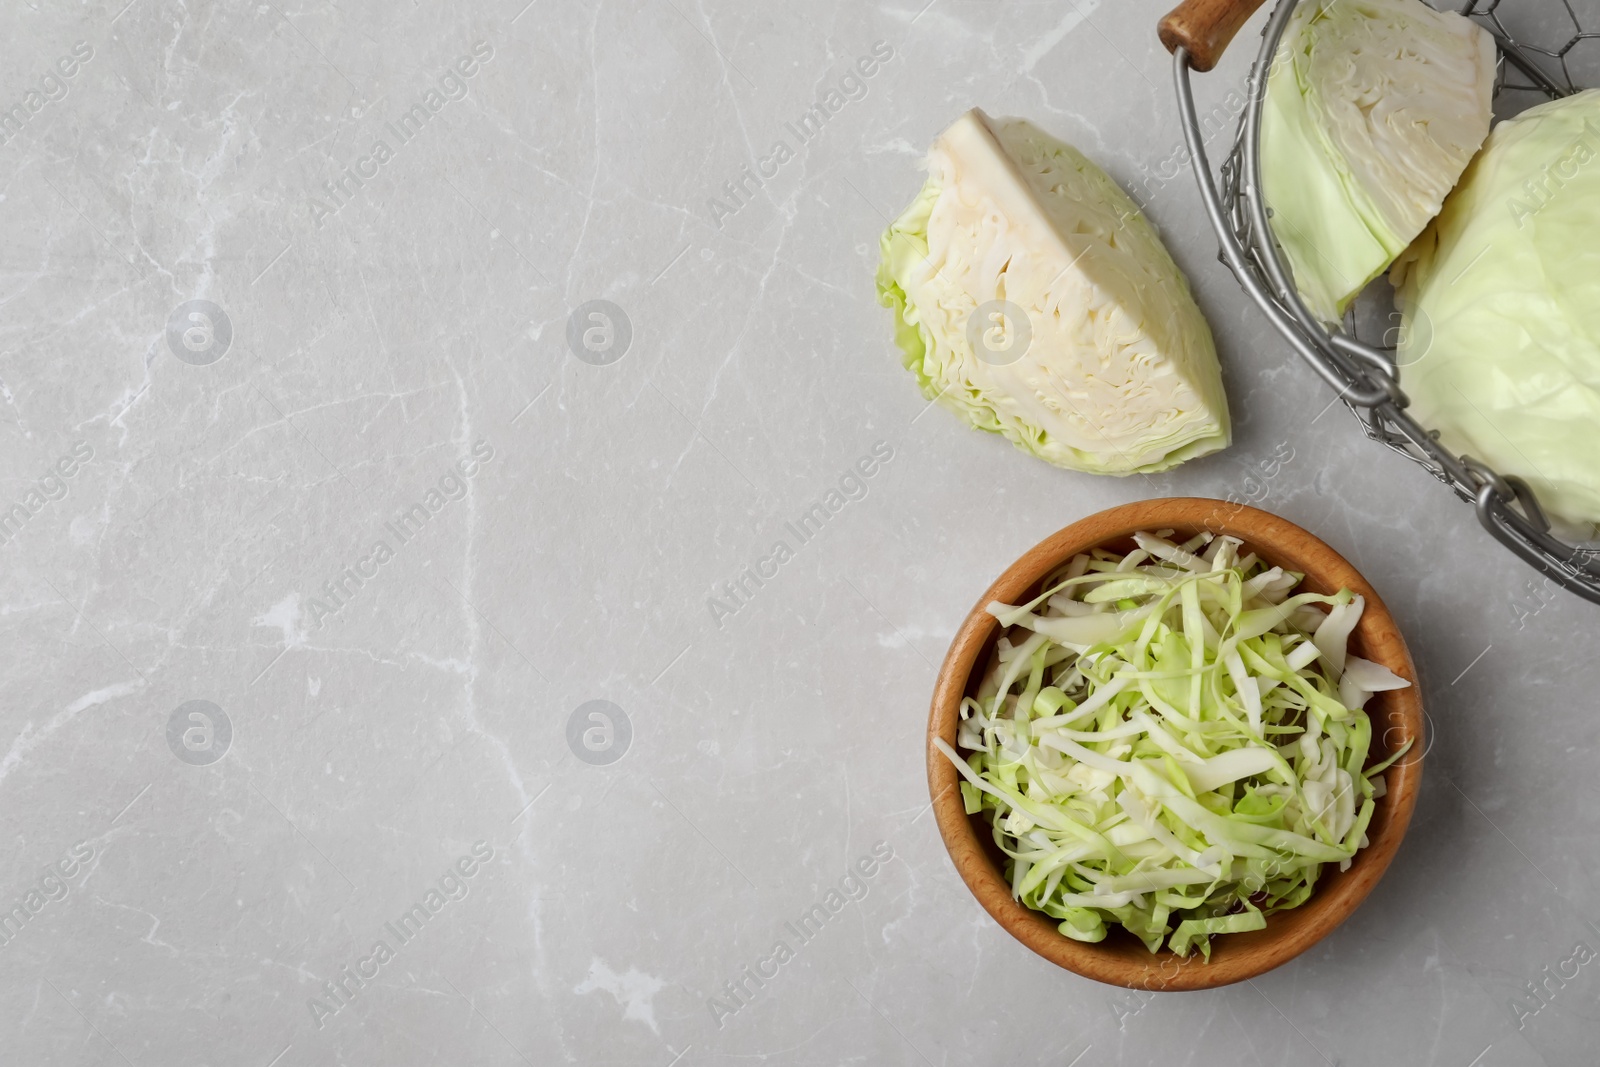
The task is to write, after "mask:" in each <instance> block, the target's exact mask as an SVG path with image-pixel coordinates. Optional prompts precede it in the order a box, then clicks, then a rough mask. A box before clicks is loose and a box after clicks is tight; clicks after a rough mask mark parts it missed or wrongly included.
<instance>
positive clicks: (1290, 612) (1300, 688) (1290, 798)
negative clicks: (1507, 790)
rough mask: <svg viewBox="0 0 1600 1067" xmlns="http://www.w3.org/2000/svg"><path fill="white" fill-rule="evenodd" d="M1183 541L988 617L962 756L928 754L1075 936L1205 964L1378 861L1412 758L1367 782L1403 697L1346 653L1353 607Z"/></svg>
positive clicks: (1272, 570) (1202, 537)
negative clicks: (1385, 799)
mask: <svg viewBox="0 0 1600 1067" xmlns="http://www.w3.org/2000/svg"><path fill="white" fill-rule="evenodd" d="M1168 534H1170V531H1163V532H1159V533H1153V534H1152V533H1139V534H1136V535H1135V536H1134V540H1135V542H1136V544H1137V546H1138V547H1137V548H1136V549H1135V550H1134V551H1132V552H1130V553H1128V554H1127V555H1126V556H1119V555H1117V554H1115V553H1112V552H1109V551H1106V550H1103V549H1096V550H1095V551H1093V552H1092V553H1090V554H1088V555H1080V556H1077V557H1075V558H1074V559H1073V560H1072V561H1071V562H1070V563H1069V564H1068V565H1067V566H1065V567H1063V568H1061V569H1060V570H1058V571H1057V572H1056V573H1055V574H1054V575H1052V576H1051V577H1050V578H1048V579H1047V580H1046V582H1045V585H1044V588H1045V592H1044V593H1042V594H1040V595H1039V596H1038V597H1036V598H1035V599H1034V600H1032V601H1031V602H1029V603H1027V604H1022V605H1009V604H1001V603H998V602H997V603H992V604H990V605H989V608H988V610H989V612H990V614H992V615H994V616H995V618H996V619H998V620H999V621H1000V622H1001V623H1002V625H1004V626H1006V627H1008V629H1007V631H1006V632H1005V634H1004V635H1002V637H1001V638H1000V641H999V645H998V655H997V657H996V658H995V662H994V663H993V665H992V666H991V667H990V668H989V670H988V672H987V673H986V674H985V676H984V678H983V680H982V682H981V683H980V686H979V689H978V692H977V695H976V696H969V697H967V698H966V699H964V700H963V701H962V705H961V721H960V725H959V728H958V733H957V739H956V740H957V744H958V745H959V747H960V748H961V749H964V750H965V751H966V752H967V753H968V755H967V756H966V757H965V758H963V757H962V756H961V755H960V754H958V752H957V751H956V750H955V749H954V748H952V747H951V746H950V745H948V744H946V743H945V742H944V741H943V740H940V739H936V740H935V744H937V745H938V746H939V748H940V750H941V751H943V752H944V754H945V755H946V756H947V757H949V759H950V760H951V762H952V763H953V764H954V765H955V766H956V769H957V770H958V771H960V773H961V775H962V777H963V779H964V780H963V781H962V783H961V795H962V797H963V799H964V801H965V807H966V810H967V813H968V814H975V813H978V812H983V811H987V812H990V813H992V824H993V833H994V840H995V843H996V844H997V845H998V846H999V847H1000V849H1001V850H1002V851H1003V852H1004V853H1005V854H1006V856H1007V857H1008V862H1007V865H1006V877H1007V879H1008V880H1009V881H1010V883H1011V889H1012V893H1013V895H1014V896H1015V897H1016V898H1017V899H1018V900H1020V901H1022V902H1023V903H1024V904H1026V905H1027V906H1028V907H1030V908H1034V909H1036V910H1038V911H1041V912H1044V913H1045V914H1047V915H1049V916H1051V917H1052V918H1055V919H1057V920H1059V923H1060V925H1059V929H1060V931H1061V932H1062V933H1063V934H1065V935H1066V936H1068V937H1071V938H1075V939H1077V940H1079V941H1099V940H1101V939H1103V938H1104V937H1105V936H1106V932H1107V930H1106V927H1107V924H1119V925H1121V926H1122V927H1124V928H1125V929H1127V930H1128V931H1130V932H1131V933H1133V934H1134V935H1135V936H1137V937H1138V938H1139V939H1140V940H1142V941H1143V942H1144V944H1145V946H1146V947H1147V948H1148V949H1149V950H1150V951H1151V952H1156V951H1159V950H1160V948H1161V947H1162V945H1163V944H1165V945H1166V946H1167V947H1168V948H1170V949H1171V950H1172V951H1173V952H1175V953H1177V954H1178V955H1180V956H1187V955H1188V954H1189V952H1190V951H1192V949H1194V948H1195V947H1198V948H1199V950H1200V952H1201V953H1202V955H1204V957H1205V958H1206V959H1207V960H1208V961H1209V960H1210V958H1211V938H1212V937H1213V936H1214V935H1217V934H1225V933H1236V932H1240V931H1245V930H1258V929H1261V928H1262V927H1263V926H1264V925H1265V924H1266V917H1267V916H1268V915H1270V914H1272V913H1273V912H1276V911H1281V910H1283V909H1287V908H1293V907H1296V906H1298V905H1299V904H1301V903H1303V902H1304V901H1305V900H1306V899H1307V898H1308V897H1309V896H1310V895H1311V892H1312V890H1313V889H1314V888H1315V886H1316V883H1317V878H1318V875H1319V873H1320V871H1321V869H1322V865H1323V864H1324V863H1338V864H1340V868H1341V869H1346V868H1348V866H1349V864H1350V861H1351V858H1352V857H1353V856H1354V855H1355V854H1356V852H1357V851H1358V850H1359V849H1361V848H1362V847H1364V846H1365V845H1366V843H1367V839H1366V830H1367V825H1368V822H1369V820H1370V819H1371V818H1372V813H1373V809H1374V801H1375V799H1376V798H1377V797H1380V796H1382V795H1383V791H1384V783H1383V778H1382V776H1381V775H1382V772H1383V771H1384V770H1385V769H1387V768H1388V766H1390V764H1391V763H1392V762H1393V761H1394V760H1395V759H1398V758H1399V757H1400V755H1402V754H1403V753H1404V751H1405V749H1404V748H1402V749H1401V750H1400V752H1396V753H1395V754H1393V755H1392V756H1390V757H1389V758H1388V759H1387V760H1385V761H1383V762H1382V763H1379V764H1376V765H1374V766H1370V767H1369V766H1368V765H1367V763H1368V757H1369V748H1370V746H1371V742H1372V725H1371V722H1370V720H1369V718H1368V716H1367V714H1366V712H1365V711H1364V710H1362V706H1363V705H1364V704H1365V703H1366V700H1367V698H1368V696H1370V695H1371V694H1372V693H1374V692H1380V691H1383V690H1387V689H1397V688H1402V687H1405V686H1407V685H1409V684H1410V683H1409V682H1407V681H1405V680H1404V679H1402V678H1399V677H1398V676H1396V675H1395V674H1393V673H1392V672H1390V671H1389V670H1388V669H1387V668H1385V667H1383V666H1381V665H1380V664H1377V663H1373V662H1370V661H1368V660H1365V659H1361V658H1360V657H1358V656H1353V655H1350V654H1349V652H1348V641H1349V637H1350V634H1351V632H1352V630H1353V629H1354V627H1355V625H1356V623H1357V622H1358V621H1359V620H1360V618H1361V614H1362V610H1363V608H1364V601H1363V599H1362V598H1361V597H1360V596H1358V595H1354V594H1352V593H1351V592H1350V591H1349V590H1343V591H1341V592H1339V593H1338V594H1337V595H1335V596H1320V595H1317V594H1314V593H1299V594H1296V593H1295V592H1294V590H1295V589H1296V588H1297V587H1298V586H1299V584H1300V581H1301V578H1302V576H1301V575H1299V574H1295V573H1293V572H1285V571H1284V570H1282V569H1281V568H1279V567H1269V566H1267V565H1266V564H1265V563H1264V562H1262V561H1261V560H1259V559H1257V558H1256V557H1255V556H1254V555H1246V556H1244V557H1243V558H1240V557H1239V551H1240V547H1241V542H1240V541H1239V540H1238V539H1236V538H1233V537H1227V536H1223V537H1215V538H1214V537H1213V536H1212V535H1211V534H1209V533H1201V534H1198V535H1196V536H1195V537H1194V538H1193V539H1191V540H1190V541H1188V542H1186V543H1184V544H1175V543H1174V542H1172V541H1171V540H1168V539H1167V536H1165V535H1168ZM1324 608H1326V609H1327V610H1326V611H1324V610H1323V609H1324ZM1407 747H1409V743H1408V745H1407Z"/></svg>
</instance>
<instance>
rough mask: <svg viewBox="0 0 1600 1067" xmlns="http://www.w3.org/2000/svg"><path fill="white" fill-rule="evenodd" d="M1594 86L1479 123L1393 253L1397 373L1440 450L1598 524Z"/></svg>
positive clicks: (1598, 137) (1590, 533)
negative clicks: (1461, 158) (1485, 125)
mask: <svg viewBox="0 0 1600 1067" xmlns="http://www.w3.org/2000/svg"><path fill="white" fill-rule="evenodd" d="M1596 205H1600V90H1590V91H1589V92H1586V93H1580V94H1579V95H1577V96H1572V97H1567V98H1566V99H1564V100H1556V101H1552V102H1551V103H1548V104H1543V105H1540V106H1539V107H1535V108H1532V109H1530V110H1528V111H1525V112H1523V113H1522V114H1521V115H1519V116H1517V117H1516V118H1514V119H1509V120H1507V121H1505V122H1502V123H1500V125H1498V126H1496V127H1495V131H1494V133H1493V134H1492V135H1491V136H1490V137H1489V141H1488V143H1487V144H1486V145H1485V146H1484V149H1483V151H1482V152H1481V153H1480V154H1479V155H1478V158H1477V159H1476V160H1474V161H1473V163H1472V166H1471V167H1470V168H1468V170H1467V173H1466V175H1465V176H1463V178H1462V179H1461V184H1460V186H1459V187H1457V189H1456V191H1455V192H1454V193H1452V194H1451V196H1450V198H1449V200H1447V201H1446V202H1445V206H1444V211H1443V213H1441V214H1440V216H1439V218H1438V219H1437V220H1436V221H1435V222H1434V224H1433V225H1432V226H1431V227H1430V228H1429V229H1428V231H1427V232H1426V233H1424V234H1423V235H1422V237H1421V238H1419V239H1418V240H1417V242H1416V244H1415V245H1413V246H1412V248H1411V250H1410V251H1408V252H1407V253H1406V254H1405V255H1404V256H1402V257H1401V258H1400V260H1399V261H1398V262H1397V263H1396V264H1395V269H1394V275H1393V277H1394V281H1395V285H1396V293H1395V302H1396V304H1397V305H1398V306H1399V307H1400V309H1401V314H1402V319H1401V331H1400V335H1401V336H1400V345H1399V351H1398V353H1397V358H1398V360H1399V363H1400V384H1401V385H1402V386H1403V387H1404V388H1405V391H1406V393H1407V394H1408V395H1409V396H1410V397H1411V401H1412V404H1411V411H1412V413H1413V414H1414V415H1415V416H1416V417H1417V419H1418V420H1419V421H1420V422H1421V423H1422V424H1423V425H1424V426H1427V427H1429V428H1431V429H1436V430H1438V431H1439V434H1440V441H1441V442H1442V443H1443V444H1445V445H1446V446H1447V447H1449V448H1451V449H1453V450H1455V451H1456V452H1460V453H1465V454H1467V455H1470V456H1472V457H1474V458H1476V459H1480V460H1483V461H1484V462H1486V463H1488V464H1489V465H1490V466H1491V467H1493V468H1494V469H1495V470H1497V471H1499V472H1500V473H1502V474H1513V475H1518V476H1520V477H1522V478H1524V479H1526V480H1527V482H1528V484H1529V485H1530V486H1531V487H1532V488H1533V490H1534V494H1535V495H1536V496H1537V497H1538V498H1539V501H1540V503H1541V504H1542V505H1543V506H1544V508H1545V510H1546V511H1547V512H1549V513H1550V515H1551V517H1552V518H1555V519H1557V520H1560V522H1559V525H1560V526H1561V528H1562V530H1561V532H1563V533H1565V534H1567V535H1568V536H1570V537H1573V538H1575V539H1578V540H1585V539H1588V538H1593V537H1595V536H1597V534H1600V530H1597V529H1596V524H1600V209H1597V206H1596Z"/></svg>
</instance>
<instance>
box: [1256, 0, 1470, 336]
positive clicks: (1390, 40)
mask: <svg viewBox="0 0 1600 1067" xmlns="http://www.w3.org/2000/svg"><path fill="white" fill-rule="evenodd" d="M1494 78H1495V46H1494V39H1493V38H1492V37H1490V36H1489V34H1488V33H1487V32H1486V31H1484V30H1483V29H1482V28H1481V27H1479V26H1477V25H1475V24H1473V23H1472V22H1471V21H1470V20H1468V19H1466V18H1463V17H1462V16H1460V15H1456V14H1452V13H1440V12H1437V11H1435V10H1433V9H1432V8H1430V7H1428V6H1427V5H1426V4H1424V3H1422V2H1421V0H1304V2H1303V3H1301V4H1300V6H1299V7H1298V8H1297V9H1296V10H1295V13H1294V16H1293V18H1292V19H1291V21H1290V23H1289V26H1288V29H1287V30H1286V31H1285V33H1284V38H1283V45H1282V47H1281V48H1280V49H1279V52H1278V55H1277V57H1276V59H1275V61H1274V63H1273V66H1272V70H1271V72H1270V74H1269V76H1268V78H1267V93H1266V98H1265V100H1264V101H1263V102H1262V116H1261V182H1262V185H1263V187H1264V191H1265V194H1266V200H1267V206H1268V207H1269V208H1270V209H1271V212H1272V216H1271V219H1272V231H1273V236H1275V237H1276V238H1277V239H1278V243H1279V244H1280V245H1281V246H1282V247H1283V252H1284V255H1285V257H1286V258H1287V259H1288V262H1289V266H1290V267H1291V269H1292V270H1293V271H1294V281H1295V286H1296V288H1297V289H1298V290H1299V291H1300V296H1301V299H1303V300H1304V301H1305V303H1306V307H1307V308H1309V309H1310V310H1311V312H1312V314H1314V315H1315V316H1316V317H1317V318H1318V319H1319V320H1321V321H1322V322H1324V323H1336V322H1338V321H1339V319H1340V318H1341V317H1342V316H1343V315H1344V312H1345V309H1346V308H1347V307H1348V306H1349V304H1350V301H1351V300H1352V299H1354V297H1355V295H1356V294H1357V293H1359V292H1360V291H1361V290H1362V289H1364V288H1366V285H1367V283H1368V282H1370V281H1372V280H1373V279H1374V278H1376V277H1377V276H1378V275H1379V274H1382V273H1383V272H1384V271H1385V270H1387V269H1388V267H1389V265H1390V264H1391V263H1392V262H1394V259H1395V257H1396V256H1398V255H1399V254H1400V253H1401V252H1402V251H1404V250H1405V247H1406V246H1407V245H1409V244H1410V243H1411V241H1412V239H1413V238H1414V237H1416V236H1417V234H1419V233H1421V232H1422V229H1423V227H1425V226H1427V224H1428V222H1429V220H1431V219H1432V218H1433V217H1434V216H1435V215H1437V214H1438V213H1439V208H1440V206H1441V204H1442V203H1443V201H1444V198H1445V196H1446V194H1448V193H1449V192H1450V190H1451V188H1453V187H1454V186H1455V184H1456V180H1457V179H1458V178H1460V176H1461V172H1462V171H1463V170H1464V169H1465V168H1466V166H1467V163H1468V162H1469V161H1470V160H1471V159H1472V156H1473V153H1475V152H1476V151H1477V150H1478V148H1479V146H1480V145H1482V144H1483V140H1484V138H1485V137H1487V136H1488V134H1489V122H1490V119H1491V118H1492V113H1491V108H1492V104H1493V97H1494Z"/></svg>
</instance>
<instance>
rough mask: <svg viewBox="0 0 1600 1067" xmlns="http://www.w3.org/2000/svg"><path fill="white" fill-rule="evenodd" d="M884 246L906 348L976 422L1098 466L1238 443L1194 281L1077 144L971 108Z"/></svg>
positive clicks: (1061, 458)
mask: <svg viewBox="0 0 1600 1067" xmlns="http://www.w3.org/2000/svg"><path fill="white" fill-rule="evenodd" d="M882 252H883V261H882V265H881V266H880V268H879V270H878V290H879V297H880V300H881V301H882V303H883V304H884V305H885V306H887V307H891V308H893V309H894V311H895V313H896V331H895V332H896V340H897V341H898V343H899V345H900V347H901V348H902V350H903V351H904V363H905V366H906V367H907V368H908V369H910V370H911V371H912V372H913V373H914V374H915V375H916V376H917V381H918V383H919V385H920V386H921V388H922V393H923V395H924V396H925V397H927V398H928V399H929V400H937V401H938V402H939V403H940V404H942V405H943V406H945V407H947V408H949V409H950V410H952V411H954V412H955V413H956V414H958V415H960V416H961V417H962V418H964V419H965V420H966V421H967V422H969V423H970V424H972V425H973V426H975V427H977V428H978V429H980V430H988V431H990V432H992V433H998V434H1003V435H1004V436H1005V437H1006V438H1008V439H1009V440H1010V441H1011V442H1012V443H1013V444H1015V445H1016V446H1017V447H1018V448H1021V449H1023V450H1024V451H1027V452H1031V453H1033V454H1034V455H1036V456H1038V457H1039V458H1041V459H1044V460H1046V461H1048V462H1050V463H1053V464H1055V465H1057V466H1059V467H1067V468H1070V469H1073V470H1081V471H1090V472H1093V473H1098V474H1133V473H1147V472H1153V471H1161V470H1165V469H1167V468H1169V467H1172V466H1174V465H1176V464H1178V463H1181V462H1183V461H1184V460H1187V459H1192V458H1194V457H1196V456H1203V455H1206V454H1207V453H1210V452H1215V451H1217V450H1218V449H1221V448H1224V447H1226V446H1227V444H1228V442H1229V435H1230V427H1229V420H1228V406H1227V399H1226V397H1225V396H1224V394H1223V391H1222V373H1221V368H1220V367H1219V366H1218V364H1217V356H1216V349H1215V347H1214V344H1213V341H1212V337H1211V330H1210V327H1209V326H1208V325H1207V324H1206V320H1205V317H1204V316H1203V315H1201V313H1200V309H1199V308H1198V307H1197V306H1196V305H1195V302H1194V298H1193V297H1192V296H1191V295H1190V292H1189V285H1188V282H1187V281H1186V280H1185V279H1184V277H1183V274H1182V273H1181V272H1180V271H1179V269H1178V267H1177V265H1176V264H1175V263H1174V262H1173V261H1172V257H1171V256H1170V255H1168V253H1167V250H1166V248H1165V247H1163V246H1162V244H1161V240H1160V238H1158V237H1157V236H1156V233H1155V230H1154V229H1152V228H1151V226H1150V224H1149V222H1148V221H1146V219H1145V217H1144V216H1143V215H1142V214H1141V213H1140V212H1139V209H1138V207H1137V206H1136V205H1135V204H1134V203H1133V201H1132V200H1131V199H1129V197H1128V195H1127V194H1126V193H1124V192H1123V191H1122V190H1121V189H1120V188H1118V186H1117V184H1116V183H1115V182H1114V181H1112V180H1111V178H1109V177H1108V176H1107V175H1106V174H1105V172H1103V171H1102V170H1101V169H1100V168H1099V167H1097V166H1095V164H1094V163H1092V162H1091V161H1090V160H1089V159H1088V158H1087V157H1085V156H1084V155H1083V154H1082V153H1080V152H1078V151H1077V150H1076V149H1075V148H1073V147H1072V146H1070V145H1068V144H1065V143H1063V142H1061V141H1058V140H1056V139H1055V138H1053V137H1051V136H1050V135H1049V134H1046V133H1044V132H1043V131H1042V130H1040V129H1038V128H1037V127H1035V126H1033V125H1031V124H1029V123H1027V122H1024V121H1022V120H1019V119H1006V120H1000V121H993V120H991V119H990V118H989V117H988V116H987V115H985V114H983V112H981V111H978V110H976V109H974V110H972V111H969V112H968V113H967V114H966V115H964V116H962V117H961V118H960V119H959V120H957V121H956V122H955V124H954V125H952V126H951V127H950V128H949V129H948V130H946V131H945V132H944V133H943V134H942V135H941V136H940V137H939V139H938V140H937V141H936V142H935V143H934V145H933V148H932V150H931V151H930V152H929V154H928V180H927V184H926V185H924V186H923V189H922V192H921V194H920V195H918V197H917V198H916V200H915V201H914V202H913V203H912V204H911V206H910V207H909V208H907V209H906V211H905V213H904V214H902V215H901V216H900V217H899V218H898V219H896V220H895V221H894V222H893V223H892V224H891V225H890V227H889V229H888V232H886V233H885V234H884V236H883V240H882Z"/></svg>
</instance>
